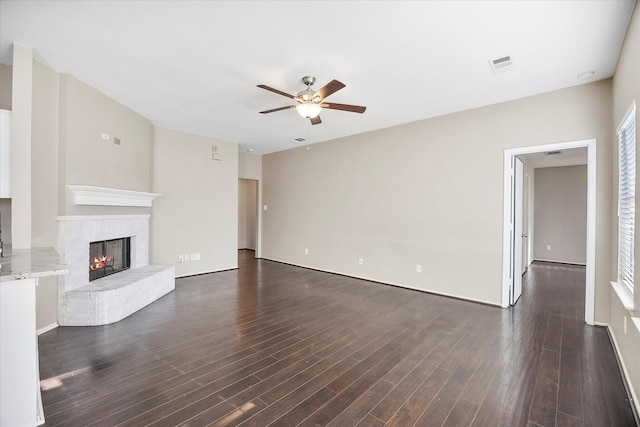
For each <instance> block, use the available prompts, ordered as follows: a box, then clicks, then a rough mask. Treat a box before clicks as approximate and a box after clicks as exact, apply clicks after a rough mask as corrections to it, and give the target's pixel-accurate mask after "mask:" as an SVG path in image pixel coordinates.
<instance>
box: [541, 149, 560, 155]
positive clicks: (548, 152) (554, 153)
mask: <svg viewBox="0 0 640 427" xmlns="http://www.w3.org/2000/svg"><path fill="white" fill-rule="evenodd" d="M558 154H562V151H560V150H556V151H547V152H545V153H544V155H545V156H557V155H558Z"/></svg>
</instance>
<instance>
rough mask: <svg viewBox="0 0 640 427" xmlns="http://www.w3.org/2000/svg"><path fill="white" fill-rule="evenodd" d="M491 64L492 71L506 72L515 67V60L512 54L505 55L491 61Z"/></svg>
mask: <svg viewBox="0 0 640 427" xmlns="http://www.w3.org/2000/svg"><path fill="white" fill-rule="evenodd" d="M489 65H490V66H491V71H493V72H494V73H504V72H505V71H507V70H510V69H511V68H513V60H512V59H511V56H503V57H502V58H498V59H494V60H492V61H489Z"/></svg>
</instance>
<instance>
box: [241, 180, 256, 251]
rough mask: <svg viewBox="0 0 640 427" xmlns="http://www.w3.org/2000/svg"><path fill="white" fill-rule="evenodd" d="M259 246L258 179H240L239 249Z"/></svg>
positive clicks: (253, 248) (253, 249) (251, 248)
mask: <svg viewBox="0 0 640 427" xmlns="http://www.w3.org/2000/svg"><path fill="white" fill-rule="evenodd" d="M257 247H258V181H257V180H255V179H242V178H241V179H239V180H238V249H239V250H240V249H248V250H252V251H255V250H256V249H257Z"/></svg>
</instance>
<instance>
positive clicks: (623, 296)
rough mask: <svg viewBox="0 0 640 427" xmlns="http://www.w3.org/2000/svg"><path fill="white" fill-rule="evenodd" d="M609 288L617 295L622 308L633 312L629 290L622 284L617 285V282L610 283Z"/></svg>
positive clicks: (631, 296)
mask: <svg viewBox="0 0 640 427" xmlns="http://www.w3.org/2000/svg"><path fill="white" fill-rule="evenodd" d="M611 287H612V288H613V290H614V291H615V292H616V294H617V295H618V298H619V299H620V302H621V303H622V305H623V306H624V308H626V309H627V310H629V311H631V312H633V311H634V307H633V294H632V293H631V291H630V290H629V288H627V287H626V286H625V285H623V284H622V283H618V282H611Z"/></svg>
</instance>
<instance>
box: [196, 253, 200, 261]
mask: <svg viewBox="0 0 640 427" xmlns="http://www.w3.org/2000/svg"><path fill="white" fill-rule="evenodd" d="M196 261H200V252H196Z"/></svg>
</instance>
